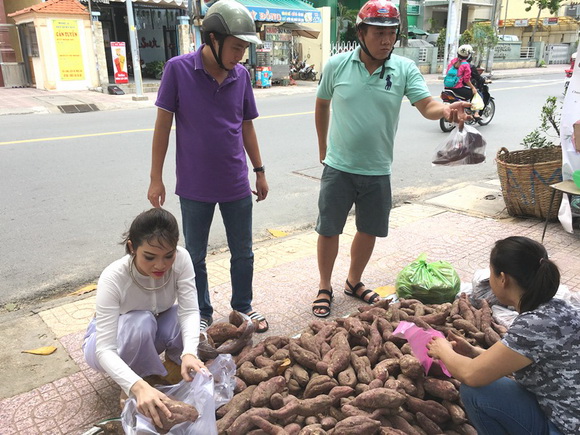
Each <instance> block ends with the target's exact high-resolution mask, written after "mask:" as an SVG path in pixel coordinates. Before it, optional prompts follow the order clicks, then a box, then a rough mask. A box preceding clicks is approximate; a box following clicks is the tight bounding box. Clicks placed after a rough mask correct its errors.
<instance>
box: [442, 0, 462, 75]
mask: <svg viewBox="0 0 580 435" xmlns="http://www.w3.org/2000/svg"><path fill="white" fill-rule="evenodd" d="M461 2H462V0H449V5H448V7H447V31H446V32H445V52H444V55H443V59H444V65H443V75H445V70H446V68H447V65H449V62H451V59H453V58H454V57H455V54H456V53H457V48H458V42H459V30H460V26H461V8H462V4H461Z"/></svg>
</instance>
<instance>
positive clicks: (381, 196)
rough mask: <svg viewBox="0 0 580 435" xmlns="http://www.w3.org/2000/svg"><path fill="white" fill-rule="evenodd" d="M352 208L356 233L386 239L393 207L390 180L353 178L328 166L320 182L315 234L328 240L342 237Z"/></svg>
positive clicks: (369, 177) (364, 176) (375, 177)
mask: <svg viewBox="0 0 580 435" xmlns="http://www.w3.org/2000/svg"><path fill="white" fill-rule="evenodd" d="M353 204H354V205H355V218H356V229H357V231H359V232H362V233H366V234H370V235H372V236H376V237H386V236H387V234H388V232H389V214H390V212H391V206H392V198H391V176H390V175H357V174H350V173H348V172H343V171H339V170H338V169H334V168H331V167H330V166H328V165H326V166H325V167H324V170H323V172H322V179H321V181H320V194H319V196H318V220H317V222H316V232H317V233H318V234H320V235H322V236H327V237H332V236H336V235H338V234H342V230H343V228H344V225H345V223H346V219H347V217H348V213H349V212H350V209H351V208H352V205H353Z"/></svg>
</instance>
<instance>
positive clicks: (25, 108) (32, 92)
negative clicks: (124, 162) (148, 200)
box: [0, 65, 566, 116]
mask: <svg viewBox="0 0 580 435" xmlns="http://www.w3.org/2000/svg"><path fill="white" fill-rule="evenodd" d="M565 67H566V65H548V66H547V67H543V68H519V69H509V70H497V71H493V73H492V77H493V79H494V80H501V79H504V78H512V77H535V76H539V75H543V74H558V73H561V74H562V84H563V83H564V69H565ZM425 79H426V80H427V83H429V84H432V83H437V82H441V87H443V83H442V78H441V75H440V74H426V75H425ZM317 84H318V82H309V81H303V80H297V81H296V85H294V86H272V87H270V88H264V89H262V88H256V89H254V94H255V95H256V98H266V97H271V96H275V95H294V94H299V93H314V92H315V90H316V86H317ZM143 95H144V96H145V97H147V100H144V101H143V100H137V101H135V100H134V99H133V97H134V96H135V94H125V95H110V94H108V93H101V92H96V91H89V90H86V91H43V90H39V89H36V88H0V116H1V115H22V114H40V113H61V109H59V106H82V105H91V104H94V105H95V106H96V107H97V108H98V109H99V110H120V109H139V108H145V107H153V106H154V103H155V98H156V96H157V93H156V92H147V93H144V94H143ZM73 109H74V107H73ZM80 110H84V109H82V108H81V109H80ZM85 111H86V110H85Z"/></svg>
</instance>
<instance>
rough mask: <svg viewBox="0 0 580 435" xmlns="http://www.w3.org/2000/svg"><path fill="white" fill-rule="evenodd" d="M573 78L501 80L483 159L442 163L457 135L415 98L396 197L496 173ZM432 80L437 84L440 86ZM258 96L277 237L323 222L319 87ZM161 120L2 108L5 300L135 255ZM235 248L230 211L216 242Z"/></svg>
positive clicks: (270, 217) (404, 127)
mask: <svg viewBox="0 0 580 435" xmlns="http://www.w3.org/2000/svg"><path fill="white" fill-rule="evenodd" d="M562 88H563V78H562V75H561V74H554V75H546V76H542V77H540V78H538V79H530V78H526V79H522V80H517V79H504V80H498V81H497V82H495V83H494V84H492V85H491V93H492V95H493V96H494V97H495V99H496V106H497V112H496V117H495V118H494V119H493V121H492V122H491V124H490V125H489V126H486V127H480V131H481V133H482V134H483V135H484V137H485V139H486V140H487V144H488V145H487V156H488V158H487V161H486V162H485V163H483V164H480V165H472V166H458V167H433V166H432V165H431V163H430V162H431V157H432V156H433V154H434V152H435V149H436V147H437V146H438V145H439V144H440V143H441V142H442V141H444V140H445V139H446V137H447V134H445V133H442V132H441V131H440V129H439V125H438V123H437V122H433V121H429V120H426V119H424V118H422V117H421V115H420V114H419V112H418V111H417V110H416V109H414V108H413V107H412V106H411V105H410V104H409V103H408V102H406V103H404V104H403V108H402V110H401V121H400V124H399V130H398V134H397V141H396V142H397V143H396V148H395V163H394V167H393V180H392V185H393V191H394V200H395V203H396V204H397V203H399V204H400V203H401V202H403V201H421V200H424V199H427V198H429V197H432V196H435V195H436V194H438V193H440V192H443V191H448V190H451V189H453V188H454V187H455V186H457V185H458V184H461V183H468V182H479V181H482V180H490V179H496V178H497V172H496V166H495V162H494V157H495V155H496V152H497V150H498V149H500V148H501V147H504V146H505V147H506V148H508V149H509V150H515V149H520V148H521V146H520V145H519V144H520V142H521V140H522V139H523V137H524V136H525V135H526V134H527V133H529V132H530V131H531V130H533V129H534V128H536V127H537V126H538V125H539V116H540V110H541V107H542V105H543V104H544V102H545V101H546V98H547V97H548V96H552V95H553V96H558V97H560V100H561V95H562V90H563V89H562ZM431 91H432V94H433V95H437V94H438V93H439V91H440V89H439V88H436V87H432V89H431ZM258 106H259V110H260V114H261V116H260V118H259V119H257V120H256V121H255V126H256V130H257V133H258V138H259V141H260V143H261V150H262V156H263V161H264V163H265V165H266V167H267V177H268V181H269V184H270V195H269V197H268V199H267V200H266V201H264V202H261V203H259V204H256V205H255V208H254V237H255V240H260V239H264V238H267V237H271V236H270V234H269V232H268V230H269V229H276V230H282V231H287V232H292V231H298V230H300V229H302V228H308V227H311V226H312V225H314V223H315V221H316V216H317V205H316V204H317V196H318V178H319V176H320V173H321V170H322V169H321V165H320V164H319V163H318V150H317V145H316V134H315V130H314V94H302V95H294V96H276V97H274V96H272V97H268V98H263V99H259V100H258ZM154 119H155V110H154V109H141V110H127V111H109V112H92V113H80V114H72V115H71V114H69V115H65V114H48V115H13V116H10V117H4V118H3V119H2V127H1V129H2V140H3V141H4V142H9V143H7V144H4V145H2V146H0V174H1V180H2V184H1V187H0V201H1V203H2V207H1V208H0V240H2V247H1V249H0V252H1V253H2V259H1V260H0V276H1V277H2V282H1V283H0V305H4V304H6V303H8V302H17V301H20V300H25V299H26V300H30V299H35V298H40V297H47V296H50V295H54V294H60V293H63V292H69V291H72V290H74V289H75V288H78V287H79V286H81V285H83V284H86V283H89V282H91V281H94V280H95V279H96V278H97V277H98V275H99V273H100V272H101V270H102V269H103V268H104V267H105V266H106V265H107V264H109V263H110V262H111V261H113V260H115V259H116V258H118V257H120V256H121V255H123V247H122V246H120V245H119V244H118V242H119V241H120V240H121V236H122V233H123V232H124V231H125V230H126V229H127V226H128V224H129V223H130V222H131V220H132V218H133V217H134V216H135V215H136V214H138V213H139V212H141V211H142V210H145V209H147V208H149V206H150V205H149V203H148V201H147V199H146V191H147V187H148V176H149V160H150V143H151V137H152V131H153V125H154ZM7 121H9V122H7ZM556 142H557V139H556ZM174 158H175V157H174V148H173V147H171V151H170V153H169V155H168V158H167V160H166V165H165V182H166V187H167V190H168V193H169V194H168V198H167V202H166V208H167V209H169V210H170V211H172V212H174V213H175V214H176V215H178V216H179V215H180V212H179V203H178V200H177V198H176V196H175V195H173V194H172V193H171V192H173V190H174V186H175V176H174V167H175V166H174V162H173V161H174ZM216 177H219V174H216ZM252 177H253V175H252ZM224 247H225V235H224V231H223V226H222V224H221V219H220V216H219V213H218V214H216V217H215V219H214V226H213V228H212V235H211V238H210V249H214V250H217V249H222V248H224Z"/></svg>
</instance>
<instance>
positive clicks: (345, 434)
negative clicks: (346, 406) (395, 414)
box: [334, 416, 381, 435]
mask: <svg viewBox="0 0 580 435" xmlns="http://www.w3.org/2000/svg"><path fill="white" fill-rule="evenodd" d="M380 428H381V424H380V423H379V422H378V421H377V420H373V419H372V418H369V417H363V416H355V417H347V418H345V419H344V420H342V421H339V422H338V423H337V424H336V426H334V434H336V435H360V434H361V433H363V434H365V435H376V434H378V433H379V431H380Z"/></svg>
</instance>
